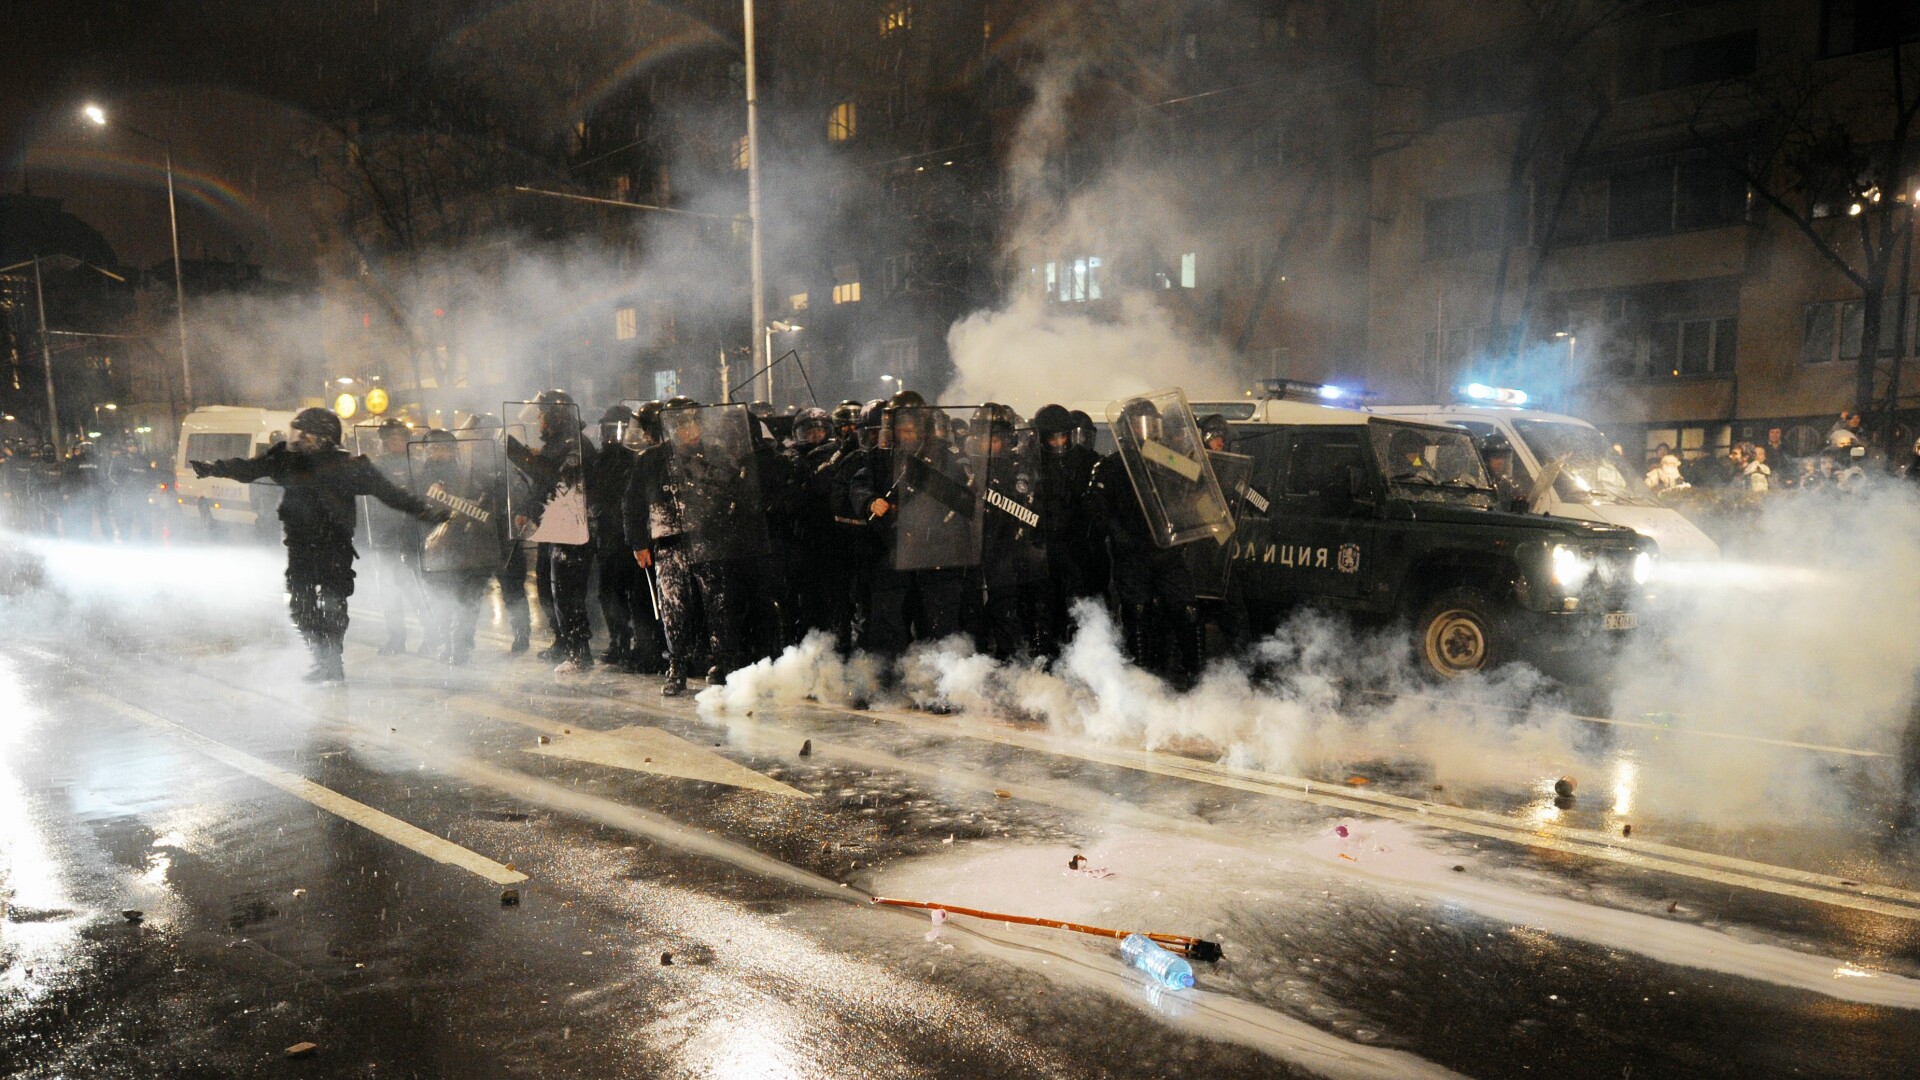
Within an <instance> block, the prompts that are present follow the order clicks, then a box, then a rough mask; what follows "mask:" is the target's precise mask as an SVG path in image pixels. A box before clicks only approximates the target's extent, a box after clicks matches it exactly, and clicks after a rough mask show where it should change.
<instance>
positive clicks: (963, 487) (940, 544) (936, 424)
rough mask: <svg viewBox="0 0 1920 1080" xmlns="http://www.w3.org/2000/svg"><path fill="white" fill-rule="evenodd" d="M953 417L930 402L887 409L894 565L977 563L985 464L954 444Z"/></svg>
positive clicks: (885, 433)
mask: <svg viewBox="0 0 1920 1080" xmlns="http://www.w3.org/2000/svg"><path fill="white" fill-rule="evenodd" d="M953 435H954V430H953V423H952V417H951V416H949V415H948V413H947V412H946V411H945V410H943V409H940V408H937V407H934V406H909V407H903V408H897V409H890V410H888V412H887V416H886V421H885V426H884V430H883V431H882V436H881V437H882V440H883V441H884V442H885V443H886V445H888V446H889V447H890V448H891V449H890V451H889V453H888V458H889V459H890V464H891V472H892V484H891V487H890V488H889V490H888V493H887V494H886V495H885V496H884V497H885V498H886V500H887V501H888V502H889V503H892V504H893V506H894V510H893V513H894V515H895V517H894V522H893V568H894V569H895V570H931V569H935V568H939V567H961V566H978V565H979V564H980V542H981V535H982V533H981V530H982V526H983V522H984V519H985V515H984V514H983V513H982V511H983V510H984V509H985V505H986V501H985V494H986V484H985V476H986V473H985V468H984V462H982V461H981V460H980V459H978V458H976V457H975V456H974V455H971V454H969V453H968V452H967V450H966V446H965V445H964V444H961V445H956V444H955V443H954V442H953V441H952V439H953Z"/></svg>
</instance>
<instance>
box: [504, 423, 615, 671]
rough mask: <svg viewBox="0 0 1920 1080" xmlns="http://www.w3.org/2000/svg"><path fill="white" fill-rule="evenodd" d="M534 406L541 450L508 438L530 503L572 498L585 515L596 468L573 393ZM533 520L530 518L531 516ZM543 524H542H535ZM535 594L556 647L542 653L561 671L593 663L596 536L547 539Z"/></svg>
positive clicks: (537, 561) (539, 551)
mask: <svg viewBox="0 0 1920 1080" xmlns="http://www.w3.org/2000/svg"><path fill="white" fill-rule="evenodd" d="M531 410H532V412H533V414H534V418H535V419H536V420H537V421H538V423H539V439H540V448H539V449H538V450H537V451H536V450H531V449H529V448H528V447H527V446H526V445H525V444H523V443H521V442H520V441H519V440H518V439H515V438H513V437H512V436H509V437H508V438H507V459H508V460H509V461H511V462H513V464H514V467H515V468H517V469H519V470H520V472H521V473H522V474H523V475H524V476H526V478H527V480H528V481H529V483H530V484H531V485H532V489H533V490H532V496H531V498H530V499H529V503H530V506H531V507H532V508H537V509H539V511H540V512H541V513H543V514H544V513H546V512H549V511H551V510H553V508H554V507H555V506H556V505H559V504H560V503H562V502H564V501H565V500H568V499H577V500H579V502H580V504H581V505H580V506H579V510H580V511H581V512H582V514H583V515H584V514H585V511H586V507H585V497H586V496H585V491H584V490H576V489H584V487H585V480H584V478H585V476H586V475H587V473H588V472H590V471H591V470H592V468H593V457H594V450H593V443H592V442H591V441H589V440H588V439H587V437H586V434H585V432H584V431H582V430H581V425H580V414H579V411H578V409H577V408H576V407H575V405H574V402H573V396H572V395H571V394H569V393H567V392H566V391H565V390H542V391H540V393H539V394H537V395H535V396H534V400H533V404H532V406H531ZM530 521H531V518H530ZM532 523H534V524H538V522H532ZM534 573H535V575H536V577H537V582H536V585H537V589H536V592H538V593H539V595H540V600H541V603H542V604H543V605H545V606H546V609H547V613H548V615H549V617H550V618H551V620H552V627H553V645H552V646H550V647H549V648H548V649H546V650H545V651H544V652H543V654H542V656H543V658H545V659H550V660H554V661H557V663H556V665H555V670H556V671H561V672H571V671H579V670H583V669H586V668H590V667H592V666H593V648H592V644H593V642H592V635H593V628H592V624H591V623H590V622H589V621H588V618H587V585H588V583H589V581H590V580H591V579H592V576H593V539H592V535H591V524H590V523H589V532H588V535H587V536H585V537H583V538H581V540H580V541H579V542H578V543H574V542H571V541H568V542H561V541H557V540H545V541H541V542H540V543H539V546H538V547H537V548H536V549H535V552H534Z"/></svg>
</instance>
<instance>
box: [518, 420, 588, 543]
mask: <svg viewBox="0 0 1920 1080" xmlns="http://www.w3.org/2000/svg"><path fill="white" fill-rule="evenodd" d="M500 415H501V416H503V417H508V418H510V419H509V422H508V425H507V445H506V454H507V460H508V462H509V463H511V464H512V466H513V468H514V470H515V471H516V472H518V473H519V474H520V475H521V477H523V478H524V479H525V480H526V484H525V486H524V488H522V487H521V486H520V485H514V486H513V487H511V488H509V494H510V495H517V496H518V497H517V498H516V499H515V501H513V502H512V503H511V504H510V505H509V506H508V508H507V512H508V515H509V517H510V518H511V519H512V520H513V522H514V523H515V526H516V528H515V532H516V534H517V535H520V536H521V537H522V539H525V540H529V541H532V542H534V543H537V544H584V543H587V542H588V540H589V538H590V534H589V533H588V531H587V481H586V469H585V468H584V464H583V458H582V456H581V450H580V447H581V428H580V408H579V406H577V405H574V404H573V403H571V402H539V401H507V402H502V403H501V406H500ZM529 530H530V531H529Z"/></svg>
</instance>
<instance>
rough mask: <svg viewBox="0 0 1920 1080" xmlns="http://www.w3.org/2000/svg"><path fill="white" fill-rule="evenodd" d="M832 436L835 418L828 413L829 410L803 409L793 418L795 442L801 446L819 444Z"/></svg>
mask: <svg viewBox="0 0 1920 1080" xmlns="http://www.w3.org/2000/svg"><path fill="white" fill-rule="evenodd" d="M816 433H817V436H818V437H816ZM831 438H833V418H832V417H831V416H828V415H827V410H825V409H820V408H812V409H802V410H801V411H800V415H799V416H796V417H794V418H793V441H794V442H795V443H798V444H799V445H801V446H818V445H820V444H821V443H823V442H826V441H827V440H829V439H831Z"/></svg>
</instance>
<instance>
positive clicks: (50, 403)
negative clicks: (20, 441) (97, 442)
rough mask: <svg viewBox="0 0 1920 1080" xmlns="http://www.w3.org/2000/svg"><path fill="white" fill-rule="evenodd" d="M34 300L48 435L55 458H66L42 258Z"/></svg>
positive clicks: (36, 268)
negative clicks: (50, 437) (48, 337)
mask: <svg viewBox="0 0 1920 1080" xmlns="http://www.w3.org/2000/svg"><path fill="white" fill-rule="evenodd" d="M33 298H34V300H35V301H36V303H37V305H38V307H39V308H40V366H41V367H43V368H45V369H46V375H47V433H48V434H50V435H52V436H53V453H54V456H55V457H66V456H67V448H66V440H64V439H62V438H61V437H60V405H59V403H58V402H57V401H55V400H54V397H53V349H52V348H51V347H49V346H48V344H47V290H46V287H45V286H44V285H42V284H41V283H40V257H39V256H38V255H36V256H34V257H33Z"/></svg>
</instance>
